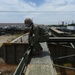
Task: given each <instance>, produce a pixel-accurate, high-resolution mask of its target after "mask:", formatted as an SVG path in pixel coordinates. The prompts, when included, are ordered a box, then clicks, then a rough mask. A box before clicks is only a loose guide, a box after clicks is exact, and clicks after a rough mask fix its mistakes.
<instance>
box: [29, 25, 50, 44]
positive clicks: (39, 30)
mask: <svg viewBox="0 0 75 75" xmlns="http://www.w3.org/2000/svg"><path fill="white" fill-rule="evenodd" d="M30 32H31V31H30ZM32 33H33V36H30V34H29V38H28V40H30V41H31V42H33V43H36V42H46V41H47V40H48V39H49V34H48V31H47V30H46V29H45V27H43V26H36V27H34V28H33V31H32Z"/></svg>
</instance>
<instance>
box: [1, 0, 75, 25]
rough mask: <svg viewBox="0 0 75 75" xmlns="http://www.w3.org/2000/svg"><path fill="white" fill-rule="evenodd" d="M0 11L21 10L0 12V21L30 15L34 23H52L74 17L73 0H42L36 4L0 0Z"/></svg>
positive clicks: (21, 20) (10, 20)
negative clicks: (42, 0) (39, 3)
mask: <svg viewBox="0 0 75 75" xmlns="http://www.w3.org/2000/svg"><path fill="white" fill-rule="evenodd" d="M0 11H22V12H0V22H23V20H24V19H25V18H26V17H30V18H33V20H34V22H35V23H39V24H40V23H41V24H43V23H44V24H49V23H51V24H52V23H58V22H59V21H62V20H64V21H70V20H71V19H75V18H74V16H75V12H74V11H75V0H44V2H43V3H42V4H41V5H38V6H37V5H36V3H35V2H26V1H25V0H0ZM23 11H24V12H23ZM25 11H26V12H25ZM72 11H73V12H74V13H73V12H72ZM64 15H65V16H64ZM70 17H71V18H70ZM15 19H16V20H15Z"/></svg>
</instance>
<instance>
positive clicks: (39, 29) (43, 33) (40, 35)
mask: <svg viewBox="0 0 75 75" xmlns="http://www.w3.org/2000/svg"><path fill="white" fill-rule="evenodd" d="M24 23H25V25H26V26H27V31H29V37H28V41H29V44H32V45H33V48H34V50H35V51H42V47H41V45H40V44H39V43H40V42H46V41H47V40H48V39H49V34H48V32H47V30H46V29H45V28H44V27H43V26H36V27H34V24H33V22H32V20H31V19H30V18H26V19H25V21H24Z"/></svg>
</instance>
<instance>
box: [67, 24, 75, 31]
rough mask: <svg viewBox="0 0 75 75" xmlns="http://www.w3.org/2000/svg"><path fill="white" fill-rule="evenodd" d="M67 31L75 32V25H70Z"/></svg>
mask: <svg viewBox="0 0 75 75" xmlns="http://www.w3.org/2000/svg"><path fill="white" fill-rule="evenodd" d="M67 29H68V30H75V24H74V23H72V24H69V25H68V26H67Z"/></svg>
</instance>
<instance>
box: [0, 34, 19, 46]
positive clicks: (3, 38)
mask: <svg viewBox="0 0 75 75" xmlns="http://www.w3.org/2000/svg"><path fill="white" fill-rule="evenodd" d="M18 36H19V35H2V36H0V47H1V46H2V44H3V43H5V42H10V41H12V40H13V39H15V38H16V37H18Z"/></svg>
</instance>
